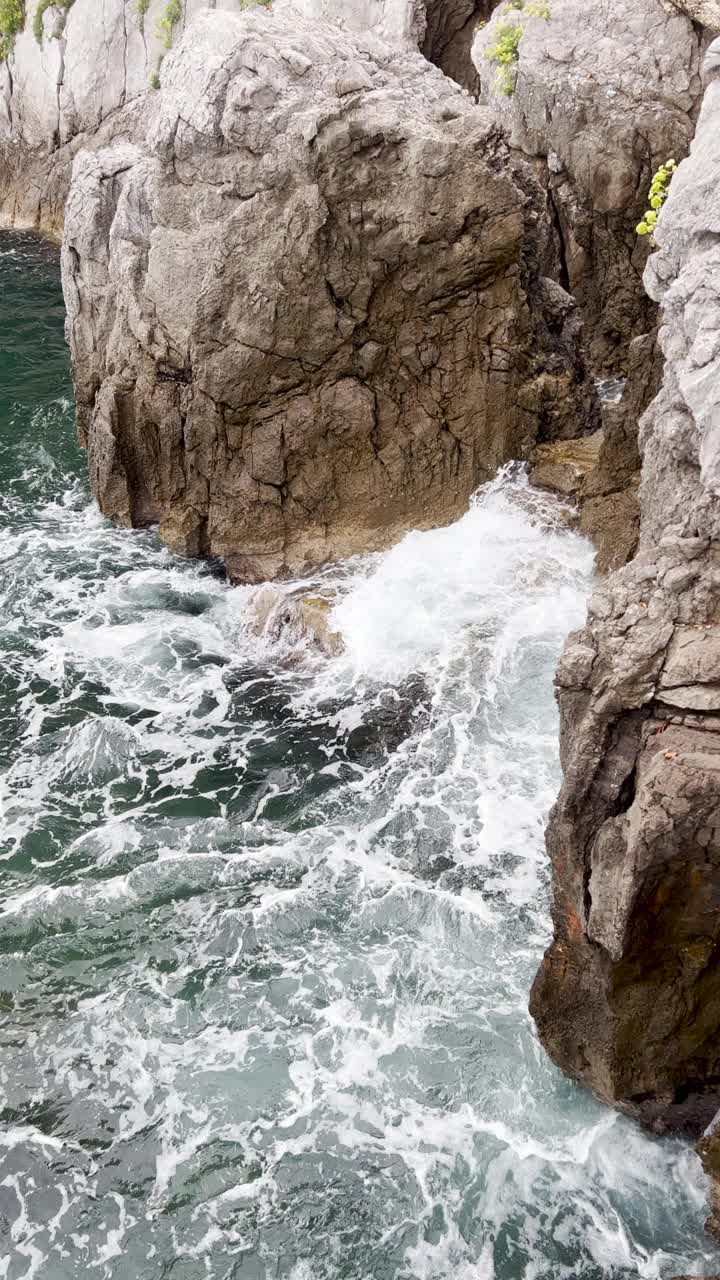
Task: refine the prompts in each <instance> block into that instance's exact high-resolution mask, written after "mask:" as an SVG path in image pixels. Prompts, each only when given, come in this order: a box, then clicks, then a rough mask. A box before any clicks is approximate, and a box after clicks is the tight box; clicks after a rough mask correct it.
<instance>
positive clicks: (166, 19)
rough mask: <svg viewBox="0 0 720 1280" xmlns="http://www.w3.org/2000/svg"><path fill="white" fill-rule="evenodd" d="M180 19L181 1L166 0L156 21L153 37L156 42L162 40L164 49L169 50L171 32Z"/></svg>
mask: <svg viewBox="0 0 720 1280" xmlns="http://www.w3.org/2000/svg"><path fill="white" fill-rule="evenodd" d="M181 18H182V2H181V0H168V2H167V4H166V5H165V8H164V9H163V11H162V13H161V14H160V17H159V18H158V20H157V27H156V29H155V35H156V36H157V38H158V40H162V42H163V45H164V46H165V48H166V49H169V48H171V46H172V38H173V31H174V30H175V27H176V26H177V24H178V22H179V21H180V19H181Z"/></svg>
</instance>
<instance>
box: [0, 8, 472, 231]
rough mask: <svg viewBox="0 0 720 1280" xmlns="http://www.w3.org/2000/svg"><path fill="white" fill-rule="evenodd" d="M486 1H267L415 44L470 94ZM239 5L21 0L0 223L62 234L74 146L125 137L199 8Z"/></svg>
mask: <svg viewBox="0 0 720 1280" xmlns="http://www.w3.org/2000/svg"><path fill="white" fill-rule="evenodd" d="M494 2H495V0H442V3H441V2H440V0H428V3H427V13H426V0H353V3H352V4H347V3H345V0H275V3H274V4H273V6H272V9H273V12H275V13H276V14H277V16H278V17H282V16H283V15H288V16H290V15H294V17H295V19H296V20H300V22H302V20H303V19H308V18H309V19H316V20H318V21H322V22H325V23H328V24H330V25H333V26H336V27H340V28H341V29H344V30H347V31H349V32H354V33H359V32H362V31H369V32H371V33H372V34H374V35H376V36H378V37H379V38H381V39H384V40H386V41H387V42H388V43H389V44H391V45H392V46H393V47H394V48H401V49H402V48H412V49H417V48H418V47H419V45H421V44H423V46H424V48H425V50H426V54H427V56H428V58H429V59H430V60H431V61H434V62H436V63H437V65H438V66H440V67H442V69H443V70H444V71H445V72H446V73H447V74H448V75H451V76H455V78H457V79H458V80H459V81H460V83H462V84H464V85H466V86H467V87H469V88H471V89H473V91H475V90H477V88H478V85H477V77H476V74H475V69H474V67H473V64H472V61H471V58H470V45H471V40H472V35H473V34H474V29H475V23H476V20H477V18H478V17H479V16H486V15H487V12H489V10H490V9H491V8H492V4H493V3H494ZM264 3H265V0H257V4H258V5H263V4H264ZM240 7H241V0H183V2H182V3H181V4H179V5H177V6H174V5H172V4H168V0H147V3H146V0H142V3H138V0H103V3H102V4H101V5H98V4H96V3H95V0H73V3H72V5H70V6H69V7H65V5H62V4H58V5H50V6H49V7H46V0H27V2H26V4H25V25H24V28H23V29H22V30H21V31H20V32H19V33H18V34H17V35H16V36H15V37H14V40H13V41H12V42H11V52H10V55H9V57H8V58H7V59H6V60H3V59H2V58H0V226H2V225H6V226H7V225H14V226H20V227H34V228H37V229H39V230H42V231H44V232H46V233H47V234H50V235H53V236H56V237H58V238H59V237H60V235H61V234H62V222H63V205H64V202H65V198H66V196H67V191H68V187H69V183H70V174H71V170H72V163H73V159H74V156H75V155H76V154H77V152H78V151H79V150H80V149H82V148H86V147H93V148H94V149H99V148H101V147H103V146H106V145H108V143H109V142H112V141H113V140H115V139H119V138H125V139H130V138H132V136H133V132H134V129H135V126H136V118H137V108H138V107H139V106H140V105H141V103H142V100H143V99H144V98H145V97H147V96H148V94H149V93H151V92H152V90H153V88H154V87H157V85H158V83H159V82H160V81H161V79H162V64H163V62H164V59H165V57H166V55H167V52H168V50H169V49H170V48H171V47H174V46H176V45H177V44H178V43H179V41H180V39H181V37H182V34H183V32H184V31H185V29H186V28H187V27H188V26H189V24H190V23H191V22H192V21H193V19H194V18H195V16H196V14H198V13H199V12H201V11H202V10H204V9H211V10H212V9H227V10H228V11H229V12H234V13H236V14H237V13H238V12H239V11H240ZM244 7H246V6H244ZM251 7H252V6H251ZM38 14H39V17H38V16H37V15H38ZM1 44H2V30H1V28H0V46H1Z"/></svg>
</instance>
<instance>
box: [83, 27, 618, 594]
mask: <svg viewBox="0 0 720 1280" xmlns="http://www.w3.org/2000/svg"><path fill="white" fill-rule="evenodd" d="M153 104H154V111H153V114H152V116H151V118H150V119H149V121H148V125H147V131H146V132H147V139H146V141H145V142H143V143H142V144H137V145H133V146H127V145H121V146H117V147H115V148H112V149H110V150H107V151H101V152H95V153H87V154H84V155H81V156H80V157H78V160H77V161H76V165H75V171H74V179H73V184H72V189H71V192H70V196H69V199H68V205H67V213H66V228H65V242H64V250H63V279H64V288H65V297H66V303H67V309H68V334H69V340H70V347H71V354H72V361H73V370H74V378H75V388H76V397H77V408H78V420H79V426H80V432H81V436H82V438H83V439H84V440H85V441H86V443H87V446H88V452H89V465H90V474H91V479H92V484H93V489H94V492H95V494H96V496H97V498H98V501H99V503H100V506H101V509H102V510H103V511H104V512H105V513H106V514H107V515H109V516H111V517H113V518H114V519H116V520H118V521H120V522H121V523H125V524H144V523H148V522H156V521H157V522H159V523H160V530H161V535H162V536H163V537H164V538H165V540H166V541H167V542H168V544H169V545H170V546H172V547H173V548H175V549H177V550H178V551H181V552H184V553H188V554H197V553H203V552H206V553H212V554H216V555H219V556H222V557H223V558H224V560H225V562H226V564H227V566H228V569H229V571H230V573H231V575H232V576H233V577H235V578H238V579H242V580H255V579H264V578H269V577H275V576H278V575H282V574H284V573H294V572H297V571H299V570H305V569H306V568H308V567H310V566H312V565H316V564H318V563H321V562H324V561H327V560H332V559H335V558H337V557H340V556H345V555H348V554H351V553H353V552H356V551H359V550H363V551H364V550H367V549H369V548H373V547H380V546H384V545H387V544H388V543H389V542H390V541H391V540H393V539H395V538H396V537H397V536H399V535H400V534H401V533H402V532H403V531H405V530H406V529H407V528H408V527H410V526H415V527H418V526H420V527H428V526H432V525H437V524H441V523H443V522H445V521H448V520H452V519H453V518H455V517H456V516H457V515H459V514H460V512H461V511H463V510H464V509H465V508H466V504H467V501H468V498H469V496H470V494H471V493H472V491H473V490H474V489H475V488H476V486H477V485H478V484H479V483H480V482H481V481H483V480H485V479H488V478H489V477H491V476H492V475H493V474H494V473H495V471H496V469H497V467H498V466H499V465H500V464H501V463H502V462H504V461H506V460H507V459H509V458H518V457H520V458H522V457H527V456H528V454H529V451H530V449H531V447H532V446H533V444H534V443H535V442H536V440H537V439H538V438H549V437H553V436H563V435H565V436H569V435H574V434H577V432H578V430H582V429H583V428H588V429H592V427H593V425H595V422H594V417H593V404H594V400H593V392H592V387H591V386H590V385H589V384H588V383H586V382H583V380H582V369H581V367H580V366H579V365H578V362H577V359H576V355H577V345H578V330H577V323H578V322H577V314H576V311H575V309H574V305H573V303H572V301H571V300H570V299H569V298H568V297H567V295H565V294H564V293H563V291H562V290H561V289H560V288H559V287H558V286H557V285H555V284H553V283H552V282H550V281H546V280H544V279H543V278H542V277H541V276H540V274H539V269H538V262H539V253H540V242H541V241H542V238H543V236H542V232H543V226H542V219H541V218H540V217H539V214H538V209H539V208H542V197H541V193H539V192H538V190H537V188H536V186H535V184H534V183H533V180H532V178H531V175H530V174H529V172H528V171H527V169H526V168H525V166H524V165H522V164H518V163H517V162H515V161H513V160H512V157H510V156H509V155H508V153H507V149H506V147H505V143H504V141H503V138H502V136H501V134H500V132H499V131H498V129H497V127H496V125H495V124H494V122H493V121H492V120H491V119H490V118H489V117H488V115H487V114H486V113H484V112H482V111H481V110H479V109H478V108H477V107H474V106H473V105H472V104H471V103H470V102H469V100H468V98H467V97H466V96H465V95H464V94H463V92H462V90H461V89H460V88H458V87H457V86H455V85H453V84H452V83H451V82H450V81H449V80H447V79H446V78H445V77H444V76H443V75H442V74H441V73H440V72H439V71H437V70H436V69H435V68H434V67H432V66H431V65H430V64H429V63H427V62H426V61H425V60H424V59H423V58H422V57H421V56H420V54H419V53H412V52H409V51H408V52H405V53H399V52H398V51H396V50H393V49H392V48H391V47H390V46H389V45H387V44H385V43H380V42H379V41H377V40H374V39H373V37H372V36H369V35H368V36H356V37H350V36H349V35H347V34H343V33H340V32H337V31H333V30H332V29H330V28H329V27H322V26H320V25H313V24H309V23H305V24H304V25H303V26H302V28H299V27H298V25H297V21H296V20H293V21H291V20H290V19H288V20H283V19H282V18H281V17H280V16H279V15H277V14H274V15H273V16H272V17H270V16H268V15H265V14H262V13H259V12H258V13H246V14H244V15H241V16H238V17H236V16H234V15H230V14H207V15H200V16H199V17H198V18H197V19H196V22H195V24H194V26H193V29H192V31H191V32H189V33H188V34H187V36H186V37H185V38H184V39H183V41H182V42H181V45H180V46H179V48H178V50H177V51H175V52H173V53H172V54H171V55H169V57H168V59H167V62H166V64H165V69H164V75H163V89H162V92H161V93H160V94H159V95H156V96H155V97H154V99H153Z"/></svg>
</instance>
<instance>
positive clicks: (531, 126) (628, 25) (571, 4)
mask: <svg viewBox="0 0 720 1280" xmlns="http://www.w3.org/2000/svg"><path fill="white" fill-rule="evenodd" d="M535 8H536V11H537V9H538V6H535ZM539 8H540V11H541V13H542V12H544V13H546V15H547V16H528V15H527V14H526V13H524V12H523V5H518V6H517V7H513V6H508V5H506V4H503V5H501V6H499V8H497V9H496V11H495V13H494V15H493V17H492V20H491V21H490V22H489V23H488V24H487V26H485V27H484V28H483V29H482V30H481V31H480V32H479V33H478V35H477V38H476V41H475V44H474V47H473V59H474V62H475V65H476V67H477V70H478V74H479V75H480V78H481V80H482V85H483V93H482V98H483V101H484V102H487V103H488V104H489V105H490V107H491V109H492V110H493V112H494V113H495V115H496V117H497V118H498V120H499V121H501V122H502V123H503V124H504V125H505V127H506V128H507V130H508V133H509V136H510V140H511V143H512V145H513V146H514V147H516V148H518V150H520V151H521V152H522V153H523V154H525V155H526V156H528V157H529V158H531V159H532V161H533V163H534V164H535V166H536V171H537V173H538V175H539V176H540V177H541V178H542V180H543V183H544V185H545V187H546V190H547V193H548V200H549V205H550V209H551V212H552V215H553V218H554V222H555V229H556V234H557V244H556V251H557V256H556V263H555V268H554V270H555V272H556V273H557V278H558V279H559V280H560V281H561V283H562V284H563V285H564V286H565V287H566V288H568V289H569V290H570V291H571V292H572V294H573V295H574V296H575V297H576V298H577V300H578V303H579V305H580V307H581V310H582V314H583V319H584V322H585V327H586V333H587V337H588V339H589V344H590V351H591V356H592V363H593V365H594V367H596V368H597V369H601V368H611V369H619V368H623V367H624V365H625V361H626V345H627V343H628V341H629V339H630V338H631V337H632V336H634V335H637V334H641V333H644V332H647V331H649V330H650V329H651V328H652V325H653V322H654V320H653V317H654V308H653V305H652V303H651V302H650V300H649V299H648V298H647V296H646V294H645V291H644V289H643V287H642V272H643V268H644V265H645V261H646V257H647V243H646V242H643V241H642V240H638V237H637V236H636V233H635V227H636V225H637V223H638V222H639V221H640V218H641V216H642V214H643V212H644V210H645V208H646V198H647V192H648V188H649V186H650V181H651V178H652V175H653V173H654V172H655V171H656V169H657V168H658V167H659V165H660V164H661V163H663V162H664V161H665V160H667V159H669V158H670V157H671V156H677V157H678V159H679V158H680V157H681V156H683V155H686V154H687V150H688V147H689V144H690V140H691V138H692V136H693V131H694V126H695V120H696V116H697V111H698V109H699V105H700V99H701V91H702V86H701V79H700V57H701V38H700V34H699V32H698V31H697V30H696V29H695V28H694V27H693V25H692V23H691V22H690V21H689V19H688V18H687V17H686V16H685V15H684V14H682V13H680V12H678V11H677V10H674V9H673V8H672V7H671V6H670V5H668V4H666V3H665V2H664V0H643V3H642V4H638V3H637V0H594V2H593V3H592V4H588V3H587V2H586V0H548V3H547V5H545V6H544V7H543V6H540V7H539ZM508 24H510V25H513V26H519V27H520V28H521V29H522V31H523V35H522V38H521V39H520V42H519V46H518V49H517V55H518V56H517V64H516V67H514V68H513V67H512V66H511V68H510V69H509V70H507V69H506V72H503V71H502V70H500V71H498V69H497V67H496V66H495V64H494V63H493V61H492V54H493V50H494V49H495V48H496V47H497V45H498V41H499V38H500V34H501V32H502V29H503V28H505V27H507V26H508ZM503 75H505V79H503V78H502V77H503ZM508 77H509V78H508Z"/></svg>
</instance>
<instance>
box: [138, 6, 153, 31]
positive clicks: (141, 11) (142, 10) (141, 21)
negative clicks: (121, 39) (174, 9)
mask: <svg viewBox="0 0 720 1280" xmlns="http://www.w3.org/2000/svg"><path fill="white" fill-rule="evenodd" d="M149 8H150V0H137V4H136V5H135V12H136V14H137V16H138V26H139V28H140V30H141V31H144V30H145V14H146V13H147V11H148V9H149Z"/></svg>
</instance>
